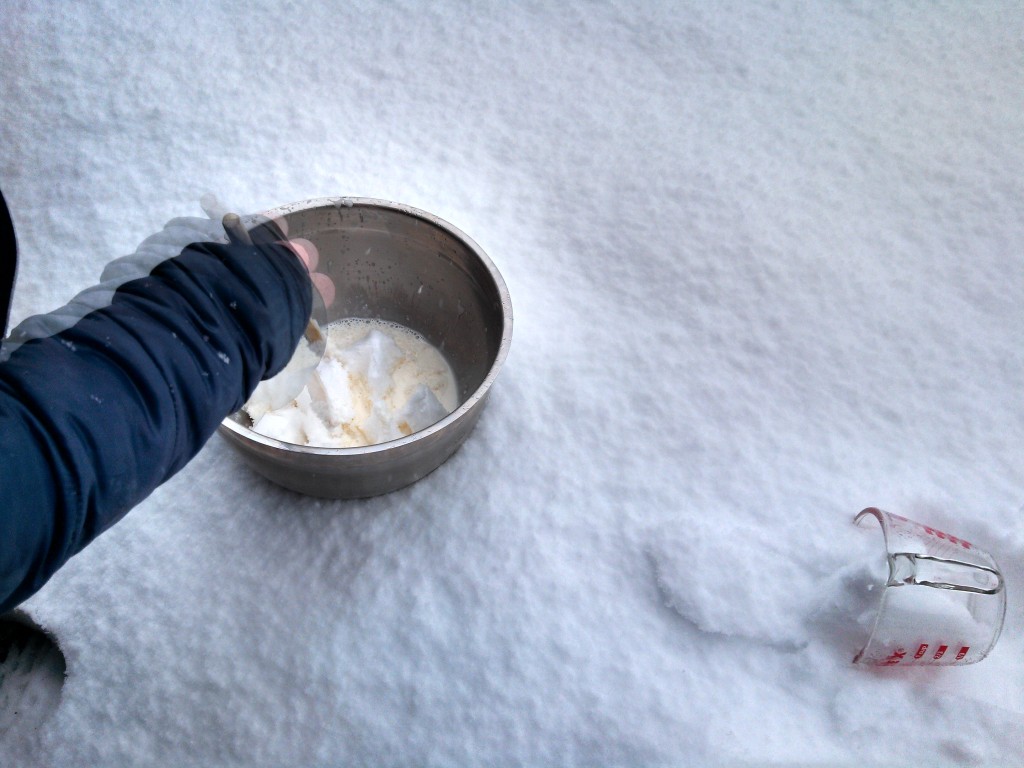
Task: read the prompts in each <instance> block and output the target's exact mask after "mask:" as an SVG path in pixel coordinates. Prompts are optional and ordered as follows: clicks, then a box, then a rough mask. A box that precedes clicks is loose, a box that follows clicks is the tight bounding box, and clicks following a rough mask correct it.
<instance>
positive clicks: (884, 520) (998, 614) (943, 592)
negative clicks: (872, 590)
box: [853, 507, 1006, 667]
mask: <svg viewBox="0 0 1024 768" xmlns="http://www.w3.org/2000/svg"><path fill="white" fill-rule="evenodd" d="M871 518H874V519H875V520H877V521H878V523H879V524H880V525H881V526H882V536H883V538H884V540H885V552H886V560H887V562H888V569H889V572H888V577H887V579H886V581H885V583H884V584H883V587H882V589H883V591H882V596H881V600H880V603H879V606H878V614H877V616H876V618H875V623H874V627H873V628H872V631H871V634H870V637H869V638H868V641H867V643H866V644H865V646H864V648H862V649H861V651H860V652H859V653H858V654H857V655H856V656H855V657H854V659H853V660H854V662H855V663H858V664H873V665H876V666H889V667H891V666H897V665H898V666H940V665H941V666H955V665H961V664H973V663H974V662H978V661H981V660H982V659H984V658H985V657H986V656H987V655H988V653H989V651H991V650H992V648H993V646H994V645H995V643H996V640H998V639H999V633H1000V631H1001V630H1002V626H1003V618H1004V616H1005V614H1006V588H1005V584H1004V582H1003V577H1002V574H1001V573H1000V572H999V567H998V566H997V565H996V562H995V560H993V559H992V557H991V556H990V555H989V554H988V553H987V552H985V551H983V550H981V549H979V548H978V547H977V546H975V545H974V544H972V543H970V542H969V541H965V540H964V539H961V538H959V537H957V536H951V535H950V534H948V533H945V532H943V531H940V530H937V529H935V528H932V527H930V526H927V525H922V524H921V523H916V522H914V521H913V520H908V519H907V518H905V517H901V516H900V515H895V514H892V513H891V512H885V511H883V510H881V509H878V508H876V507H869V508H867V509H865V510H863V511H861V513H860V514H858V515H857V517H856V519H855V522H856V523H857V524H858V525H866V524H867V523H866V521H868V520H869V519H871Z"/></svg>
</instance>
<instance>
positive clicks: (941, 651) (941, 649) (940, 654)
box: [932, 645, 949, 659]
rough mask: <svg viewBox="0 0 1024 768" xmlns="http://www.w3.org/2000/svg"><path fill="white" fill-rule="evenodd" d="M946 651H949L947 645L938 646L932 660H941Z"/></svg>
mask: <svg viewBox="0 0 1024 768" xmlns="http://www.w3.org/2000/svg"><path fill="white" fill-rule="evenodd" d="M948 650H949V646H948V645H940V646H939V650H937V651H936V652H935V655H934V656H932V658H933V659H941V658H942V657H943V656H944V655H945V653H946V651H948Z"/></svg>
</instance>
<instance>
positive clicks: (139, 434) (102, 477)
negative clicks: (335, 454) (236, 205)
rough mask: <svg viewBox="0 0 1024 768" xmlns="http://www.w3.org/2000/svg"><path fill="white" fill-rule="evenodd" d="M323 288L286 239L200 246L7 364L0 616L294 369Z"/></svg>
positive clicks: (1, 428)
mask: <svg viewBox="0 0 1024 768" xmlns="http://www.w3.org/2000/svg"><path fill="white" fill-rule="evenodd" d="M310 307H311V287H310V281H309V278H308V276H307V274H306V272H305V269H304V268H303V266H302V264H301V262H300V261H299V259H297V258H296V257H295V256H294V255H293V254H292V253H291V252H290V251H288V250H287V249H285V248H283V247H281V246H277V245H268V246H261V247H251V246H233V245H220V244H215V243H195V244H193V245H190V246H188V247H187V248H185V249H184V250H183V251H182V252H181V253H180V254H179V255H177V256H174V257H173V258H169V259H166V260H164V261H162V262H161V263H159V264H157V265H156V266H155V267H154V268H153V269H152V271H151V272H150V273H149V274H148V275H146V276H143V277H139V278H137V279H133V280H129V281H128V282H125V283H123V284H122V285H120V287H118V288H117V290H116V291H115V292H114V293H113V295H112V297H111V300H110V302H109V305H107V306H103V307H100V308H98V309H94V310H92V311H89V312H88V313H87V314H85V315H84V316H82V317H81V319H79V320H77V322H75V323H74V324H73V325H71V326H70V327H67V328H65V329H64V330H61V331H59V332H57V333H55V334H53V335H49V336H45V337H43V338H34V339H30V340H27V341H24V342H23V343H21V344H20V345H19V346H17V347H16V348H15V349H14V351H13V353H11V354H10V357H9V359H7V360H6V361H5V362H3V363H0V613H2V612H4V611H6V610H8V609H9V608H11V607H13V606H15V605H17V604H18V603H19V602H21V601H22V600H24V599H25V598H27V597H28V596H30V595H31V594H33V593H34V592H35V591H36V590H38V589H39V588H40V587H41V586H42V585H43V584H45V583H46V581H47V580H48V579H49V578H50V576H52V575H53V573H54V572H55V571H56V570H57V569H58V568H60V567H61V566H62V565H63V564H64V563H65V562H66V561H67V560H68V559H69V558H70V557H72V556H73V555H75V554H76V553H77V552H79V551H81V549H82V548H83V547H85V545H87V544H88V543H89V542H90V541H92V540H93V539H94V538H96V537H97V536H98V535H99V534H100V533H102V532H103V531H104V530H106V529H107V528H109V527H110V526H111V525H112V524H114V523H115V522H117V521H118V520H119V519H120V518H121V517H122V516H124V514H125V513H126V512H128V510H130V509H131V508H132V507H133V506H135V505H136V504H138V503H139V502H140V501H142V500H143V499H144V498H146V496H148V495H149V494H150V493H151V492H152V491H153V490H154V489H155V488H156V487H157V486H158V485H160V484H161V483H163V482H164V481H166V480H167V479H169V478H170V477H171V476H172V475H173V474H174V473H175V472H177V471H178V470H179V469H181V468H182V467H183V466H184V465H185V464H186V463H187V462H188V461H189V460H190V459H191V458H192V457H193V456H195V454H196V453H198V452H199V450H200V448H202V446H203V444H204V443H205V442H206V441H207V439H209V438H210V436H211V435H212V434H213V432H214V431H215V430H216V428H217V425H218V424H219V423H220V421H221V420H222V419H223V418H224V417H225V416H227V415H228V414H230V413H232V412H233V411H235V410H237V409H238V408H240V407H241V406H242V404H243V403H244V402H245V400H246V399H247V398H248V397H249V395H250V394H251V393H252V391H253V389H254V388H255V387H256V385H257V384H258V383H259V381H260V380H261V379H264V378H267V377H269V376H272V375H273V374H275V373H277V372H278V371H279V370H280V369H281V368H283V367H284V366H285V364H286V363H287V362H288V360H289V358H290V357H291V354H292V352H293V350H294V349H295V346H296V344H297V343H298V340H299V338H300V336H301V334H302V331H303V329H304V327H305V324H306V322H307V320H308V318H309V314H310Z"/></svg>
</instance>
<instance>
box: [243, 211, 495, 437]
mask: <svg viewBox="0 0 1024 768" xmlns="http://www.w3.org/2000/svg"><path fill="white" fill-rule="evenodd" d="M314 202H317V203H319V204H313V205H310V206H309V207H304V208H297V209H294V208H292V209H290V210H289V209H279V210H277V211H272V212H269V213H270V214H272V215H275V216H278V215H280V216H282V217H283V218H285V219H286V220H287V223H288V235H289V237H302V238H306V239H307V240H310V241H311V242H312V243H313V244H314V245H316V247H317V249H318V251H319V253H320V263H319V265H318V266H317V271H319V272H322V273H324V274H326V275H328V276H329V277H330V278H331V279H332V280H333V281H334V284H335V286H336V288H337V294H336V298H335V301H334V303H333V304H332V306H330V307H328V309H327V319H328V321H332V320H338V319H341V318H347V317H362V318H373V319H380V320H388V321H392V322H396V323H401V324H402V325H404V326H406V327H407V328H411V329H412V330H414V331H417V332H419V333H420V334H422V335H423V336H424V338H426V339H427V341H429V342H430V343H431V344H433V345H434V346H435V347H437V348H438V349H439V350H440V351H441V352H442V353H443V354H444V356H445V357H446V359H447V360H448V363H449V364H450V365H451V367H452V371H453V373H454V374H455V380H456V384H457V389H458V394H459V403H460V404H462V403H465V402H466V400H468V399H469V398H470V397H471V396H472V394H473V393H474V392H475V391H476V390H477V389H478V388H479V387H480V386H481V385H482V384H483V383H484V380H485V379H486V377H487V375H488V373H489V372H490V370H491V368H492V366H493V365H494V363H495V361H496V360H497V358H498V355H499V353H500V350H501V343H502V338H503V334H504V333H505V317H506V313H505V311H504V309H503V306H502V288H503V286H499V285H498V284H497V283H496V280H495V278H494V276H493V274H492V272H491V270H492V269H493V267H490V264H489V262H488V261H487V259H486V256H483V254H482V253H479V251H478V249H477V248H476V246H475V244H473V243H472V241H471V240H469V238H468V237H466V236H465V235H463V234H462V233H461V232H458V230H455V229H454V228H453V227H450V225H447V224H445V223H444V222H441V221H440V220H438V219H434V218H433V217H430V215H429V214H425V213H423V212H419V211H414V210H413V209H407V208H405V207H404V206H397V205H395V204H391V205H382V204H380V203H379V202H376V201H375V202H361V201H358V200H357V201H355V202H351V201H345V202H341V201H338V200H329V201H323V202H321V201H314ZM289 208H291V207H289ZM243 418H244V417H242V416H240V415H238V414H236V416H235V417H234V420H235V421H236V422H237V423H239V424H243V423H244V422H243ZM245 426H248V424H245Z"/></svg>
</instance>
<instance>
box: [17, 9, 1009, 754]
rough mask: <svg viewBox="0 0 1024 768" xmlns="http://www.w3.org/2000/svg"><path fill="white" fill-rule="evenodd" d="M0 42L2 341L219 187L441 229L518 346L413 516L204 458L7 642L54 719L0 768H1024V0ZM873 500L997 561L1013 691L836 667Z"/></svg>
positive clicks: (336, 13) (292, 26)
mask: <svg viewBox="0 0 1024 768" xmlns="http://www.w3.org/2000/svg"><path fill="white" fill-rule="evenodd" d="M0 32H2V35H3V40H4V44H3V45H2V46H0V69H2V71H3V77H2V78H0V185H2V188H3V190H4V193H5V195H6V196H7V198H8V202H9V204H10V206H11V208H12V212H13V216H14V219H15V224H16V227H17V230H18V234H19V238H20V245H21V252H20V272H19V278H18V285H17V292H16V297H15V302H14V312H13V317H12V320H14V321H17V320H20V319H22V318H23V317H25V316H26V315H29V314H31V313H35V312H42V311H46V310H49V309H52V308H54V307H56V306H58V305H59V304H61V303H63V302H65V301H67V300H68V299H70V298H71V296H73V295H74V294H75V293H76V292H77V291H78V290H80V289H81V288H84V287H85V286H87V285H90V284H91V283H93V282H95V281H96V280H97V279H98V276H99V275H100V273H101V271H102V269H103V266H104V265H105V264H106V263H107V262H108V261H110V260H111V259H113V258H115V257H117V256H120V255H123V254H126V253H130V252H132V251H133V250H134V249H135V247H136V246H137V244H138V243H139V242H140V241H142V240H143V239H144V238H145V237H146V236H147V235H149V234H151V233H153V232H155V231H157V230H159V229H160V227H161V226H162V225H163V223H164V222H165V221H167V220H168V219H170V218H172V217H174V216H179V215H198V214H199V213H200V211H199V206H198V202H197V201H198V199H199V197H200V195H201V194H202V193H203V192H205V191H207V190H213V191H216V192H217V193H218V194H220V195H222V196H223V197H224V198H225V199H229V200H232V201H237V202H238V204H239V205H241V206H244V207H245V210H247V211H257V210H262V209H266V208H269V207H272V206H275V205H278V204H282V203H287V202H291V201H296V200H302V199H305V198H309V197H319V196H329V195H358V196H366V197H377V198H384V199H389V200H396V201H400V202H404V203H408V204H410V205H414V206H417V207H419V208H422V209H425V210H428V211H430V212H432V213H435V214H437V215H439V216H441V217H442V218H444V219H446V220H448V221H450V222H452V223H453V224H455V225H456V226H458V227H459V228H460V229H462V230H464V231H465V232H467V233H469V234H470V236H471V237H473V238H474V239H475V240H476V241H477V242H478V243H479V244H480V245H481V246H482V247H483V248H484V249H485V250H486V251H487V252H488V254H489V255H490V256H491V258H492V259H493V261H494V262H495V263H496V265H497V266H498V268H499V269H500V270H501V272H502V274H503V275H504V277H505V278H506V280H507V283H508V286H509V290H510V293H511V296H512V301H513V306H514V309H515V315H516V325H515V334H514V339H513V343H512V351H511V355H510V357H509V359H508V361H507V364H506V366H505V368H504V369H503V371H502V374H501V376H500V378H499V379H498V382H497V384H496V386H495V388H494V389H493V390H492V396H491V399H490V401H489V404H488V408H487V411H486V413H485V414H484V417H483V419H482V420H481V422H480V424H479V426H478V427H477V429H476V431H475V432H474V433H473V435H472V436H471V437H470V439H469V440H468V441H467V443H466V444H465V445H464V446H463V448H462V449H461V450H460V451H459V453H457V454H456V455H455V456H454V457H453V458H452V459H451V460H450V461H449V462H448V463H446V464H445V465H444V466H442V467H441V468H440V469H439V470H437V471H436V472H435V473H433V474H432V475H430V476H429V477H427V478H425V479H424V480H422V481H420V482H419V483H417V484H416V485H414V486H412V487H410V488H408V489H405V490H403V491H399V492H396V493H393V494H390V495H387V496H383V497H378V498H375V499H371V500H367V501H359V502H329V501H322V500H316V499H312V498H306V497H303V496H299V495H296V494H293V493H290V492H288V491H285V490H282V489H280V488H278V487H276V486H274V485H272V484H270V483H268V482H266V481H264V480H262V479H261V478H259V477H257V476H255V475H254V474H253V473H252V472H251V471H249V470H248V469H247V468H246V467H245V466H244V465H243V464H242V462H241V461H240V459H239V458H238V457H236V456H235V455H234V454H233V453H231V452H229V449H228V447H227V445H226V444H225V443H224V442H222V441H221V440H220V439H219V438H215V439H214V440H212V441H211V442H210V443H209V444H208V445H207V447H206V448H205V449H204V450H203V451H202V452H201V453H200V455H199V456H198V457H197V458H196V459H195V460H194V461H193V462H192V463H191V464H190V465H189V466H188V467H186V468H185V469H184V470H183V471H182V472H181V473H180V474H179V475H177V476H176V477H175V478H173V479H172V480H171V481H170V482H169V483H167V484H166V485H165V486H163V487H162V488H160V489H159V490H158V491H157V492H155V493H154V494H153V495H152V496H151V497H150V498H149V499H147V500H146V501H145V502H144V503H143V504H141V505H140V506H139V507H138V508H136V509H135V510H133V511H132V512H131V513H130V514H129V515H128V516H127V517H126V518H125V519H124V521H123V522H121V523H120V524H119V525H117V526H115V527H114V528H113V529H112V530H111V531H109V532H108V533H106V534H104V535H103V536H102V537H100V539H99V540H97V541H96V542H95V543H94V544H93V545H92V546H90V547H89V548H87V549H86V550H85V551H84V552H83V553H82V554H80V555H79V556H77V557H75V558H74V559H73V560H72V561H71V562H70V563H69V564H68V565H67V566H66V567H65V568H64V569H63V570H62V571H61V572H60V573H59V574H58V575H57V576H56V577H54V578H53V580H52V581H51V582H50V583H49V584H48V585H47V586H46V587H45V588H44V589H43V590H42V591H41V592H40V593H39V594H37V595H36V596H34V597H33V598H32V599H31V600H29V601H28V602H27V603H26V604H25V606H24V608H25V610H26V611H27V612H28V613H30V614H31V616H32V617H33V618H34V619H35V620H36V621H37V622H39V623H40V624H41V625H42V626H44V627H46V628H47V629H48V630H49V631H51V632H52V633H53V634H54V635H55V636H56V638H57V639H58V640H59V642H60V645H61V647H62V649H63V651H64V653H65V656H66V658H67V668H68V677H67V680H66V683H65V686H64V690H63V697H62V700H61V703H60V706H59V708H58V709H57V711H56V712H55V713H54V715H53V716H52V717H51V718H50V720H49V721H48V722H47V723H46V724H45V725H44V726H43V727H42V729H41V730H40V731H39V733H38V734H37V735H36V738H35V739H34V740H32V741H31V744H32V746H31V749H29V748H22V750H21V751H20V752H18V751H16V752H14V753H13V754H12V753H10V751H8V752H7V754H5V755H4V757H3V759H2V760H0V762H3V764H4V765H8V764H10V765H41V766H96V765H118V766H129V765H138V766H146V765H180V766H186V765H203V766H208V765H227V766H232V765H238V766H242V765H244V766H282V765H289V766H292V765H298V766H314V765H316V766H341V765H488V766H502V765H509V766H512V765H581V766H582V765H586V766H601V765H628V766H636V765H677V766H683V765H685V766H701V765H724V764H743V763H753V764H758V765H763V764H823V763H824V764H848V765H858V766H860V765H873V764H914V765H929V766H939V765H1011V764H1018V763H1019V760H1020V756H1021V754H1022V753H1024V633H1022V630H1024V565H1022V564H1024V524H1022V516H1021V511H1022V510H1021V507H1022V503H1024V406H1022V399H1021V392H1022V389H1021V382H1022V381H1024V351H1022V350H1024V345H1022V339H1024V256H1022V244H1024V213H1022V208H1021V200H1024V174H1022V173H1021V169H1022V168H1024V109H1022V97H1021V94H1024V44H1022V42H1021V41H1022V39H1024V8H1022V7H1021V5H1020V4H1019V3H1013V2H993V1H991V0H982V1H981V2H978V3H960V2H956V1H955V0H949V1H948V2H945V3H935V4H932V3H929V4H925V5H920V6H919V5H917V4H902V3H899V4H891V3H868V2H855V1H850V2H841V3H840V2H836V3H807V4H802V3H791V2H781V3H778V2H748V1H747V0H736V1H735V2H730V1H729V0H723V2H715V3H704V2H673V3H663V2H656V1H654V0H649V1H648V2H640V3H636V4H632V3H624V2H615V1H614V0H593V1H592V2H580V3H554V2H551V3H537V2H527V3H517V4H512V3H503V2H480V3H458V2H454V1H453V0H438V1H437V2H432V3H425V2H411V1H410V2H323V3H276V2H260V1H255V2H245V3H241V2H228V1H224V2H212V3H208V4H207V3H204V4H195V3H185V2H180V3H175V2H154V3H149V4H147V5H146V6H145V7H144V8H143V7H142V6H139V5H137V4H132V3H125V2H120V3H119V2H103V1H102V0H96V2H90V3H74V4H72V3H55V2H36V3H29V2H25V1H23V0H8V1H7V2H6V3H5V6H4V9H3V11H2V12H0ZM869 505H875V506H879V507H882V508H885V509H889V510H890V511H893V512H898V513H900V514H903V515H905V516H907V517H910V518H912V519H915V520H920V521H922V522H925V523H928V524H931V525H934V526H936V527H938V528H940V529H942V530H946V531H950V532H951V533H953V534H956V535H959V536H962V537H964V538H966V539H968V540H970V541H973V542H975V543H977V544H978V545H979V546H982V547H983V548H985V549H987V550H988V551H989V552H990V553H992V555H993V556H994V557H995V558H996V560H997V561H998V562H999V563H1000V564H1001V566H1002V567H1003V569H1004V571H1005V574H1006V579H1007V585H1008V596H1009V607H1008V611H1007V617H1006V626H1005V629H1004V632H1003V636H1002V638H1001V639H1000V641H999V643H998V645H997V646H996V649H995V650H994V651H993V653H992V654H991V656H990V657H989V658H988V659H986V660H985V661H983V662H981V663H980V664H977V665H974V666H970V667H962V668H947V669H935V668H932V669H919V670H872V669H866V668H861V667H859V666H854V665H853V664H851V659H852V656H853V654H854V653H855V652H856V650H857V647H856V644H855V643H854V642H853V639H852V632H851V629H852V628H854V627H856V625H857V624H858V622H859V621H860V617H859V615H858V613H857V611H858V610H860V608H858V605H859V604H858V600H859V598H858V597H857V578H856V576H857V574H858V573H862V572H864V571H865V569H866V566H864V564H863V563H862V562H860V556H861V554H862V553H863V552H864V551H865V550H864V548H863V547H862V546H861V544H860V542H859V541H854V540H853V539H851V529H852V520H853V516H854V515H855V514H856V513H857V512H858V511H859V510H860V509H861V508H863V507H865V506H869ZM872 533H873V534H874V535H876V536H877V535H878V534H877V532H872ZM875 543H877V545H878V546H879V547H880V546H881V543H880V536H879V541H877V542H875ZM861 607H862V606H861Z"/></svg>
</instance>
